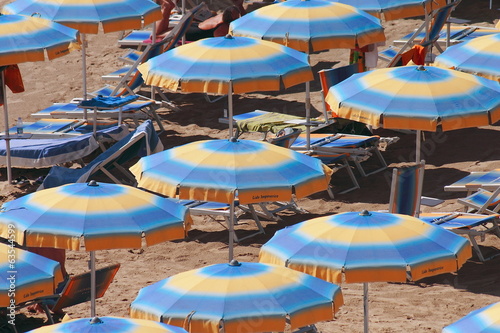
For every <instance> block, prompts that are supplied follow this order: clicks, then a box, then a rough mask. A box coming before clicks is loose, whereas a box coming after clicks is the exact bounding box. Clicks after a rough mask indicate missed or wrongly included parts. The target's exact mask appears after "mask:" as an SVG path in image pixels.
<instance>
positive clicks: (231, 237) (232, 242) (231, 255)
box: [228, 200, 234, 262]
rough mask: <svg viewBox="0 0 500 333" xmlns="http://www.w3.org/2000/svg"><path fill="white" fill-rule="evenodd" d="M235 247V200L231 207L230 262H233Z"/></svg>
mask: <svg viewBox="0 0 500 333" xmlns="http://www.w3.org/2000/svg"><path fill="white" fill-rule="evenodd" d="M233 245H234V200H232V201H231V205H230V206H229V261H231V260H233ZM229 261H228V262H229Z"/></svg>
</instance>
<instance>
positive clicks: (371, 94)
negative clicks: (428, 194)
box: [325, 66, 500, 161]
mask: <svg viewBox="0 0 500 333" xmlns="http://www.w3.org/2000/svg"><path fill="white" fill-rule="evenodd" d="M325 100H326V103H328V104H329V105H330V107H331V108H332V111H333V112H335V113H336V114H338V116H339V117H341V118H346V119H351V120H355V121H359V122H362V123H365V124H368V125H371V126H373V127H375V128H376V127H383V128H390V129H409V130H417V155H416V160H417V161H420V131H436V130H437V129H438V128H440V129H442V130H443V131H448V130H453V129H460V128H467V127H477V126H486V125H491V124H493V123H495V122H497V121H498V120H500V85H499V84H498V82H493V81H491V80H487V79H485V78H481V77H478V76H474V75H472V74H467V73H462V72H458V71H453V70H449V69H442V68H437V67H423V66H403V67H392V68H384V69H376V70H372V71H369V72H364V73H359V74H354V75H352V76H351V77H349V78H348V79H346V80H344V81H342V82H340V83H339V84H336V85H334V86H332V87H330V89H329V90H328V94H327V96H326V98H325Z"/></svg>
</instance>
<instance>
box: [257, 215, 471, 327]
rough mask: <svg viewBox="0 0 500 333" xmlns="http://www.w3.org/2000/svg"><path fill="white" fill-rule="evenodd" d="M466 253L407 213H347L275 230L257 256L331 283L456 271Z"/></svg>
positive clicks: (465, 245)
mask: <svg viewBox="0 0 500 333" xmlns="http://www.w3.org/2000/svg"><path fill="white" fill-rule="evenodd" d="M471 255H472V251H471V246H470V244H469V242H468V241H467V239H465V238H463V237H461V236H458V235H456V234H454V233H452V232H449V231H447V230H445V229H443V228H441V227H439V226H434V225H431V224H429V223H426V222H423V221H421V220H420V219H418V218H415V217H412V216H409V215H400V214H390V213H380V212H368V211H366V210H365V211H362V212H360V213H358V212H348V213H340V214H336V215H331V216H325V217H319V218H315V219H312V220H308V221H305V222H302V223H298V224H296V225H293V226H290V227H286V228H285V229H282V230H278V231H277V232H276V234H275V235H274V236H273V237H272V238H271V239H270V240H269V241H268V242H267V243H265V244H264V245H263V246H262V248H261V250H260V253H259V261H260V262H263V263H270V264H278V265H284V266H287V267H289V268H292V269H295V270H298V271H301V272H304V273H307V274H311V275H313V276H316V277H319V278H321V279H324V280H326V281H329V282H333V283H341V282H343V281H344V282H346V283H359V282H362V283H364V309H365V332H367V331H368V284H367V283H368V282H383V281H385V282H406V281H407V280H410V281H416V280H419V279H422V278H425V277H429V276H434V275H438V274H443V273H449V272H456V271H457V270H458V269H459V268H460V267H461V266H462V265H463V264H464V263H465V261H466V260H467V259H468V258H470V257H471Z"/></svg>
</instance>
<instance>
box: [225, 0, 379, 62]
mask: <svg viewBox="0 0 500 333" xmlns="http://www.w3.org/2000/svg"><path fill="white" fill-rule="evenodd" d="M229 31H230V32H231V33H232V34H234V35H235V36H246V37H254V38H259V39H264V40H269V41H272V42H275V43H279V44H283V45H286V46H289V47H291V48H293V49H295V50H299V51H302V52H306V53H312V52H316V51H323V50H328V49H338V48H348V49H354V48H356V47H363V46H365V45H368V44H373V43H377V42H383V41H385V35H384V29H383V28H382V26H381V24H380V20H378V19H377V18H375V17H373V16H372V15H369V14H367V13H366V12H364V11H362V10H359V9H356V8H354V7H352V6H349V5H344V4H341V3H336V2H330V1H323V0H305V1H285V2H279V3H275V4H272V5H269V6H265V7H261V8H259V9H257V10H254V11H252V12H250V13H248V14H246V15H244V16H242V17H240V18H238V19H237V20H235V21H233V22H231V25H230V28H229Z"/></svg>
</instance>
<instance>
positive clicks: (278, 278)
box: [130, 261, 343, 333]
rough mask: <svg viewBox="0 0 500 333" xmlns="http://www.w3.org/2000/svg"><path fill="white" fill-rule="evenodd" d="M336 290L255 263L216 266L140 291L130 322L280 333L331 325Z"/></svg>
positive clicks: (338, 301) (210, 331) (211, 332)
mask: <svg viewBox="0 0 500 333" xmlns="http://www.w3.org/2000/svg"><path fill="white" fill-rule="evenodd" d="M342 304H343V298H342V293H341V291H340V288H339V287H338V286H336V285H334V284H331V283H328V282H326V281H323V280H320V279H318V278H315V277H313V276H310V275H307V274H304V273H300V272H297V271H293V270H290V269H288V268H285V267H280V266H276V265H266V264H261V263H250V262H249V263H238V262H235V261H232V262H231V263H230V264H216V265H211V266H206V267H202V268H199V269H195V270H191V271H187V272H183V273H180V274H177V275H174V276H171V277H169V278H167V279H164V280H161V281H159V282H157V283H155V284H152V285H150V286H148V287H145V288H142V289H141V290H140V291H139V295H138V296H137V298H136V299H135V300H134V301H133V302H132V304H131V309H130V315H131V317H132V318H143V319H150V320H155V321H162V322H165V323H170V324H173V325H177V326H181V327H184V328H185V329H187V330H188V331H189V332H205V333H219V332H220V331H219V325H221V326H222V331H223V332H283V331H285V325H286V321H287V320H288V319H289V321H290V326H291V329H292V330H294V329H296V328H299V327H302V326H306V325H310V324H314V323H316V322H318V321H323V320H331V319H333V316H334V314H335V313H336V312H337V311H338V309H339V307H340V306H341V305H342Z"/></svg>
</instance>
